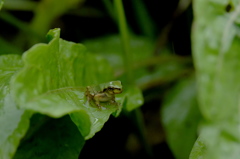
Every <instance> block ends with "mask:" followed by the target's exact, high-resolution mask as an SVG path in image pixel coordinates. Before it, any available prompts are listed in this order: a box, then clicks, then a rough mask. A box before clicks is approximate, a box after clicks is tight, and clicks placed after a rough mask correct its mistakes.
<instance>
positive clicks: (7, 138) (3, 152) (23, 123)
mask: <svg viewBox="0 0 240 159" xmlns="http://www.w3.org/2000/svg"><path fill="white" fill-rule="evenodd" d="M22 66H23V65H22V60H21V57H20V56H17V55H3V56H0V130H1V131H0V158H4V159H10V158H12V156H13V155H14V153H15V151H16V150H17V147H18V145H19V142H20V140H21V138H22V137H23V136H24V135H25V133H26V131H27V129H28V127H29V118H30V116H31V113H30V112H29V111H26V110H24V109H19V108H17V106H16V103H15V102H14V100H13V98H12V95H11V94H10V89H9V82H10V79H11V77H12V76H13V75H14V74H15V73H16V71H18V70H19V69H21V67H22Z"/></svg>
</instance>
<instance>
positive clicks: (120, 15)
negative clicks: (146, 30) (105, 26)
mask: <svg viewBox="0 0 240 159" xmlns="http://www.w3.org/2000/svg"><path fill="white" fill-rule="evenodd" d="M114 5H115V8H116V13H117V20H118V26H119V30H120V34H121V40H122V45H123V59H124V66H125V70H126V76H127V81H128V84H129V85H131V84H133V83H134V80H133V77H132V54H131V51H130V46H129V44H130V40H129V37H128V28H127V23H126V19H125V14H124V9H123V5H122V0H114Z"/></svg>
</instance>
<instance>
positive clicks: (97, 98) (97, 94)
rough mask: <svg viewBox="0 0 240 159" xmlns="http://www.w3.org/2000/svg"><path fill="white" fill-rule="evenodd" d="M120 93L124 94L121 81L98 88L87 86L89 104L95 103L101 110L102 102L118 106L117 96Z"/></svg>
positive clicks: (103, 84) (97, 86)
mask: <svg viewBox="0 0 240 159" xmlns="http://www.w3.org/2000/svg"><path fill="white" fill-rule="evenodd" d="M120 93H122V83H121V81H111V82H108V83H102V84H100V85H96V86H87V89H86V92H85V95H86V96H87V100H88V102H90V101H94V102H95V104H96V105H97V106H98V107H99V108H101V107H102V106H101V105H100V103H101V102H111V103H115V104H116V103H117V102H116V101H115V94H120Z"/></svg>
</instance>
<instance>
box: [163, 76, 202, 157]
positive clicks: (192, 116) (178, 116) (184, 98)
mask: <svg viewBox="0 0 240 159" xmlns="http://www.w3.org/2000/svg"><path fill="white" fill-rule="evenodd" d="M200 119H201V116H200V111H199V109H198V105H197V100H196V83H195V78H192V77H191V78H190V79H185V80H182V81H180V82H179V83H178V84H177V85H176V86H175V87H174V88H173V89H172V90H170V92H169V93H168V95H167V96H166V98H165V100H164V104H163V109H162V122H163V125H164V127H165V131H166V134H167V142H168V144H169V146H170V148H171V150H172V151H173V153H174V155H175V157H176V159H186V158H188V156H189V154H190V152H191V149H192V147H193V145H194V142H195V140H196V137H197V127H198V124H199V121H200Z"/></svg>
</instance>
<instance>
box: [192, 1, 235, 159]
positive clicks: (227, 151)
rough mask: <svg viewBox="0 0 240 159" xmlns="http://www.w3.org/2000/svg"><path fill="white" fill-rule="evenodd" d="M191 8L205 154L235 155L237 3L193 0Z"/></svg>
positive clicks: (219, 158)
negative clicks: (193, 16)
mask: <svg viewBox="0 0 240 159" xmlns="http://www.w3.org/2000/svg"><path fill="white" fill-rule="evenodd" d="M228 6H230V7H231V10H230V11H228V10H227V9H226V8H227V7H228ZM203 10H204V12H203ZM194 12H195V21H194V27H193V36H192V41H193V53H194V58H195V66H196V70H197V78H198V79H197V81H198V92H199V96H198V100H199V103H200V110H201V111H202V114H203V117H204V119H205V122H204V123H203V124H202V126H201V129H200V135H201V136H204V140H203V143H204V145H206V151H205V154H204V156H205V157H206V158H211V159H225V158H229V159H235V158H238V156H239V155H240V154H239V149H240V135H239V134H240V130H239V126H240V124H239V123H240V119H239V115H240V112H239V95H240V92H239V88H240V84H239V81H240V71H239V70H240V60H239V59H240V54H239V50H240V45H239V43H240V37H239V32H240V28H239V23H238V22H239V18H240V3H239V1H231V2H230V1H228V0H215V1H208V0H196V1H195V3H194ZM194 149H195V147H194ZM194 149H193V150H194ZM194 157H196V156H194Z"/></svg>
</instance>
